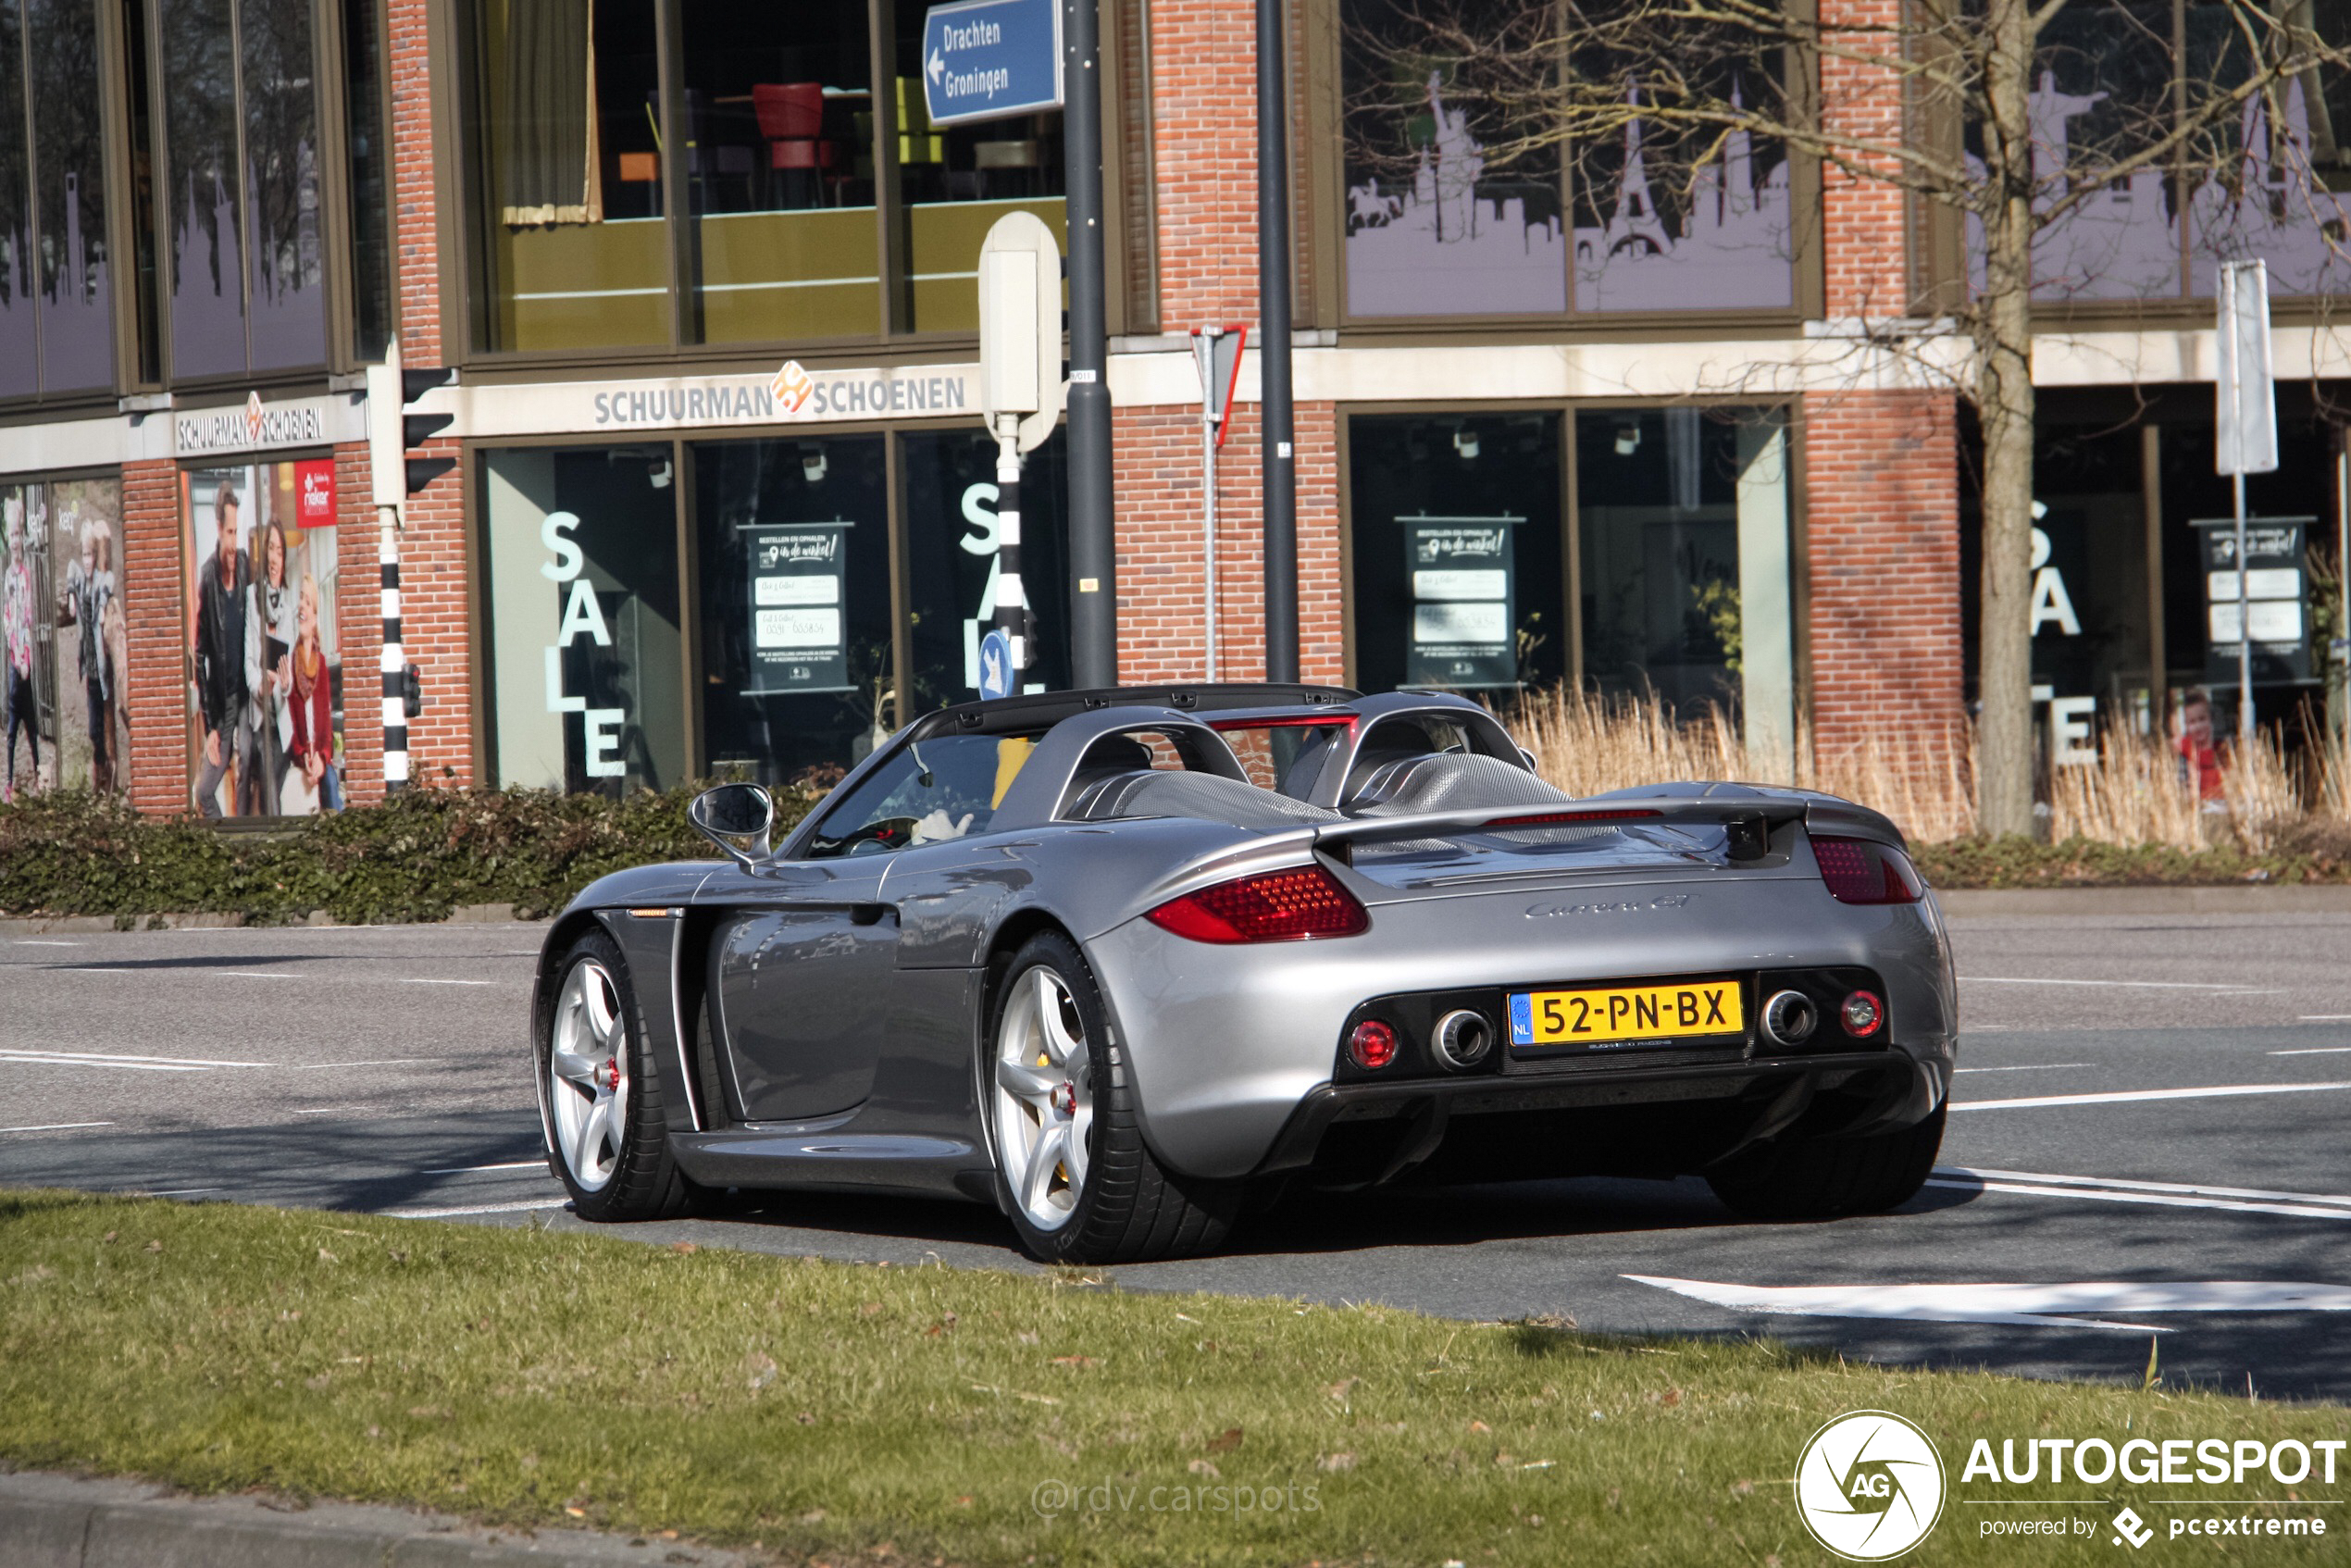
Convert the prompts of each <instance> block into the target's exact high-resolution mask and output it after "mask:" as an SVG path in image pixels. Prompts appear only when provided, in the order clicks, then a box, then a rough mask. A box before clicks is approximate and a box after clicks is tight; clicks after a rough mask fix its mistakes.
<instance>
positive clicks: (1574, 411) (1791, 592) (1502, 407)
mask: <svg viewBox="0 0 2351 1568" xmlns="http://www.w3.org/2000/svg"><path fill="white" fill-rule="evenodd" d="M1691 407H1695V408H1697V409H1698V410H1699V411H1700V412H1705V411H1707V410H1710V409H1718V408H1744V409H1757V410H1762V409H1769V410H1772V411H1773V412H1776V413H1777V414H1778V415H1779V416H1780V419H1781V428H1782V429H1783V430H1784V431H1785V439H1786V442H1787V529H1788V618H1789V621H1790V623H1791V630H1792V637H1791V641H1792V643H1793V647H1792V649H1791V653H1792V655H1793V662H1794V666H1795V668H1794V677H1795V680H1794V684H1795V688H1796V690H1795V710H1796V719H1797V726H1798V728H1799V730H1801V731H1806V732H1809V729H1810V725H1811V722H1812V693H1813V684H1812V587H1811V579H1812V565H1811V560H1812V557H1811V547H1810V531H1811V529H1810V506H1809V504H1808V496H1807V491H1806V483H1805V448H1806V431H1805V421H1804V407H1805V400H1804V399H1803V398H1802V397H1800V396H1789V397H1770V396H1762V397H1709V398H1696V399H1694V398H1681V397H1611V398H1560V397H1545V398H1524V399H1517V400H1511V399H1499V398H1481V399H1452V400H1439V401H1418V400H1416V401H1411V402H1398V403H1366V402H1360V401H1358V402H1346V403H1340V404H1337V405H1336V408H1335V410H1334V413H1335V424H1336V428H1337V437H1338V452H1337V466H1338V485H1337V495H1338V541H1339V543H1338V569H1339V585H1340V586H1339V638H1340V650H1341V655H1340V656H1341V659H1342V662H1343V663H1342V667H1343V669H1344V672H1345V673H1344V674H1343V675H1342V676H1341V678H1340V679H1341V683H1342V684H1344V685H1347V686H1350V687H1358V688H1359V689H1360V684H1361V683H1360V678H1359V674H1358V669H1357V662H1356V640H1357V629H1356V616H1357V608H1358V607H1357V604H1356V592H1355V493H1354V488H1355V486H1354V475H1355V465H1354V454H1353V450H1352V443H1353V429H1354V418H1355V416H1358V415H1406V416H1417V417H1426V418H1443V417H1446V416H1448V415H1459V414H1525V413H1545V414H1556V415H1558V416H1559V417H1560V424H1559V431H1560V436H1559V439H1560V441H1561V443H1562V446H1563V450H1562V451H1561V454H1560V490H1561V495H1560V508H1561V510H1560V556H1561V562H1560V575H1561V592H1562V593H1563V595H1564V596H1565V604H1564V614H1563V615H1562V616H1561V625H1562V627H1563V628H1564V635H1565V636H1566V639H1567V647H1566V649H1565V650H1564V653H1565V654H1566V659H1565V664H1566V672H1565V674H1564V676H1563V677H1562V682H1563V684H1566V685H1571V686H1573V687H1574V688H1575V689H1576V690H1578V691H1588V690H1589V689H1590V688H1589V685H1588V683H1587V678H1586V672H1585V669H1584V593H1583V587H1584V585H1583V576H1584V522H1583V512H1582V500H1583V495H1582V485H1581V476H1580V475H1579V473H1578V471H1577V469H1578V454H1577V450H1576V448H1577V442H1576V440H1575V422H1576V420H1577V419H1578V418H1579V417H1583V416H1585V415H1587V414H1610V413H1615V412H1620V411H1623V412H1642V413H1646V412H1653V411H1655V410H1658V409H1663V408H1691Z"/></svg>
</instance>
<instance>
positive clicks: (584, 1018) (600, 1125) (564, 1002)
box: [547, 956, 628, 1192]
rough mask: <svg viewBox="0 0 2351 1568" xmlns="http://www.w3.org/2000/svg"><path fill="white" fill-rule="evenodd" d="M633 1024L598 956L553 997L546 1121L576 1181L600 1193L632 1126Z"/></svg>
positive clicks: (576, 968)
mask: <svg viewBox="0 0 2351 1568" xmlns="http://www.w3.org/2000/svg"><path fill="white" fill-rule="evenodd" d="M627 1054H628V1026H627V1025H626V1024H624V1023H623V1022H622V1021H621V1013H620V988H619V987H618V986H616V984H614V983H613V977H612V972H611V971H610V970H608V969H606V968H605V967H604V966H603V964H601V963H599V962H598V961H597V960H596V959H595V958H594V957H592V956H590V957H582V958H581V959H579V960H578V962H577V963H575V964H572V966H571V973H570V974H568V975H566V977H564V984H563V989H562V990H561V991H560V992H558V993H557V994H556V997H555V1017H554V1040H553V1042H552V1043H551V1045H550V1047H549V1049H548V1052H547V1119H548V1120H549V1121H551V1122H553V1123H554V1128H555V1152H556V1153H557V1154H559V1155H560V1156H562V1159H563V1163H564V1166H565V1168H566V1170H567V1171H568V1172H569V1173H570V1175H571V1180H572V1185H574V1186H575V1187H578V1188H579V1189H580V1190H581V1191H583V1192H602V1191H603V1189H604V1188H606V1187H608V1186H610V1185H611V1183H612V1177H613V1172H614V1171H615V1170H616V1169H618V1168H619V1165H620V1155H621V1139H622V1136H623V1131H624V1129H625V1128H626V1127H627V1126H628V1067H627V1066H626V1065H625V1064H623V1063H622V1061H621V1058H622V1057H624V1056H626V1055H627Z"/></svg>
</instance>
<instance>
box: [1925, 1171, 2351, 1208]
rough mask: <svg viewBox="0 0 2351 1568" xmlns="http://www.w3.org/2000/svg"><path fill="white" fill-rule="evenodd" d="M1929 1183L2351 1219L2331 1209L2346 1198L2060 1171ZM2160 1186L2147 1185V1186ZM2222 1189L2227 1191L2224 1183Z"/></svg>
mask: <svg viewBox="0 0 2351 1568" xmlns="http://www.w3.org/2000/svg"><path fill="white" fill-rule="evenodd" d="M1926 1185H1927V1186H1929V1187H1943V1188H1958V1189H1959V1190H1960V1191H1964V1192H2008V1193H2016V1194H2021V1195H2022V1196H2024V1197H2028V1198H2084V1199H2088V1200H2090V1201H2094V1202H2099V1203H2152V1204H2155V1205H2157V1206H2158V1207H2160V1208H2166V1209H2225V1210H2228V1211H2230V1212H2232V1213H2240V1214H2291V1215H2293V1216H2295V1217H2296V1218H2298V1219H2317V1220H2351V1207H2346V1208H2332V1207H2329V1206H2327V1205H2329V1204H2331V1203H2351V1200H2346V1199H2327V1198H2316V1199H2313V1200H2310V1201H2303V1202H2292V1203H2249V1202H2245V1201H2241V1200H2238V1199H2232V1198H2220V1197H2193V1196H2189V1194H2191V1193H2194V1192H2195V1191H2196V1188H2176V1189H2173V1190H2171V1191H2164V1190H2160V1188H2162V1187H2163V1185H2164V1184H2162V1183H2160V1182H2116V1183H2113V1184H2111V1185H2092V1184H2090V1183H2087V1182H2076V1181H2075V1179H2074V1178H2071V1177H2067V1176H2055V1177H2051V1178H2048V1179H2046V1180H2033V1179H2029V1178H2028V1179H2026V1180H2022V1181H2015V1180H2009V1181H2003V1180H1998V1179H1996V1177H1995V1173H1993V1172H1990V1171H1960V1172H1958V1173H1956V1174H1954V1173H1950V1172H1938V1173H1937V1174H1935V1175H1934V1176H1929V1177H1927V1178H1926ZM2148 1188H2157V1189H2158V1190H2148ZM2223 1190H2226V1189H2225V1188H2224V1189H2223ZM2267 1196H2277V1197H2285V1198H2299V1197H2301V1196H2302V1195H2301V1194H2298V1193H2278V1194H2273V1195H2267Z"/></svg>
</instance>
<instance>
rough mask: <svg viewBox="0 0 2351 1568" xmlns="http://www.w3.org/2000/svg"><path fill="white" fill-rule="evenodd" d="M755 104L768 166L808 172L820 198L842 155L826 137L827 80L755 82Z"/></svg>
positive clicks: (787, 171) (785, 171)
mask: <svg viewBox="0 0 2351 1568" xmlns="http://www.w3.org/2000/svg"><path fill="white" fill-rule="evenodd" d="M751 106H752V112H753V114H754V115H756V116H757V117H758V118H759V133H760V135H762V136H764V137H765V138H766V139H767V167H768V168H770V169H771V170H773V171H774V172H776V173H778V174H786V175H790V174H804V175H806V176H807V177H808V178H807V184H808V187H809V192H810V195H811V196H812V197H820V195H821V192H822V190H823V183H824V181H825V180H826V179H827V177H828V176H830V175H831V172H832V169H833V168H834V166H835V164H836V163H837V162H838V161H839V159H840V149H839V148H838V147H837V146H835V145H834V144H833V143H830V142H828V141H826V140H825V87H824V83H822V82H819V81H783V82H776V81H761V82H754V83H753V85H752V89H751ZM795 183H797V181H795Z"/></svg>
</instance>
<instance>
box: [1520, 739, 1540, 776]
mask: <svg viewBox="0 0 2351 1568" xmlns="http://www.w3.org/2000/svg"><path fill="white" fill-rule="evenodd" d="M1518 755H1519V760H1520V761H1521V762H1524V764H1526V771H1527V772H1529V773H1540V772H1542V771H1543V770H1542V768H1541V767H1539V766H1537V765H1536V761H1535V753H1533V752H1530V751H1528V750H1527V749H1526V748H1525V747H1524V746H1521V747H1520V748H1519V749H1518Z"/></svg>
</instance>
